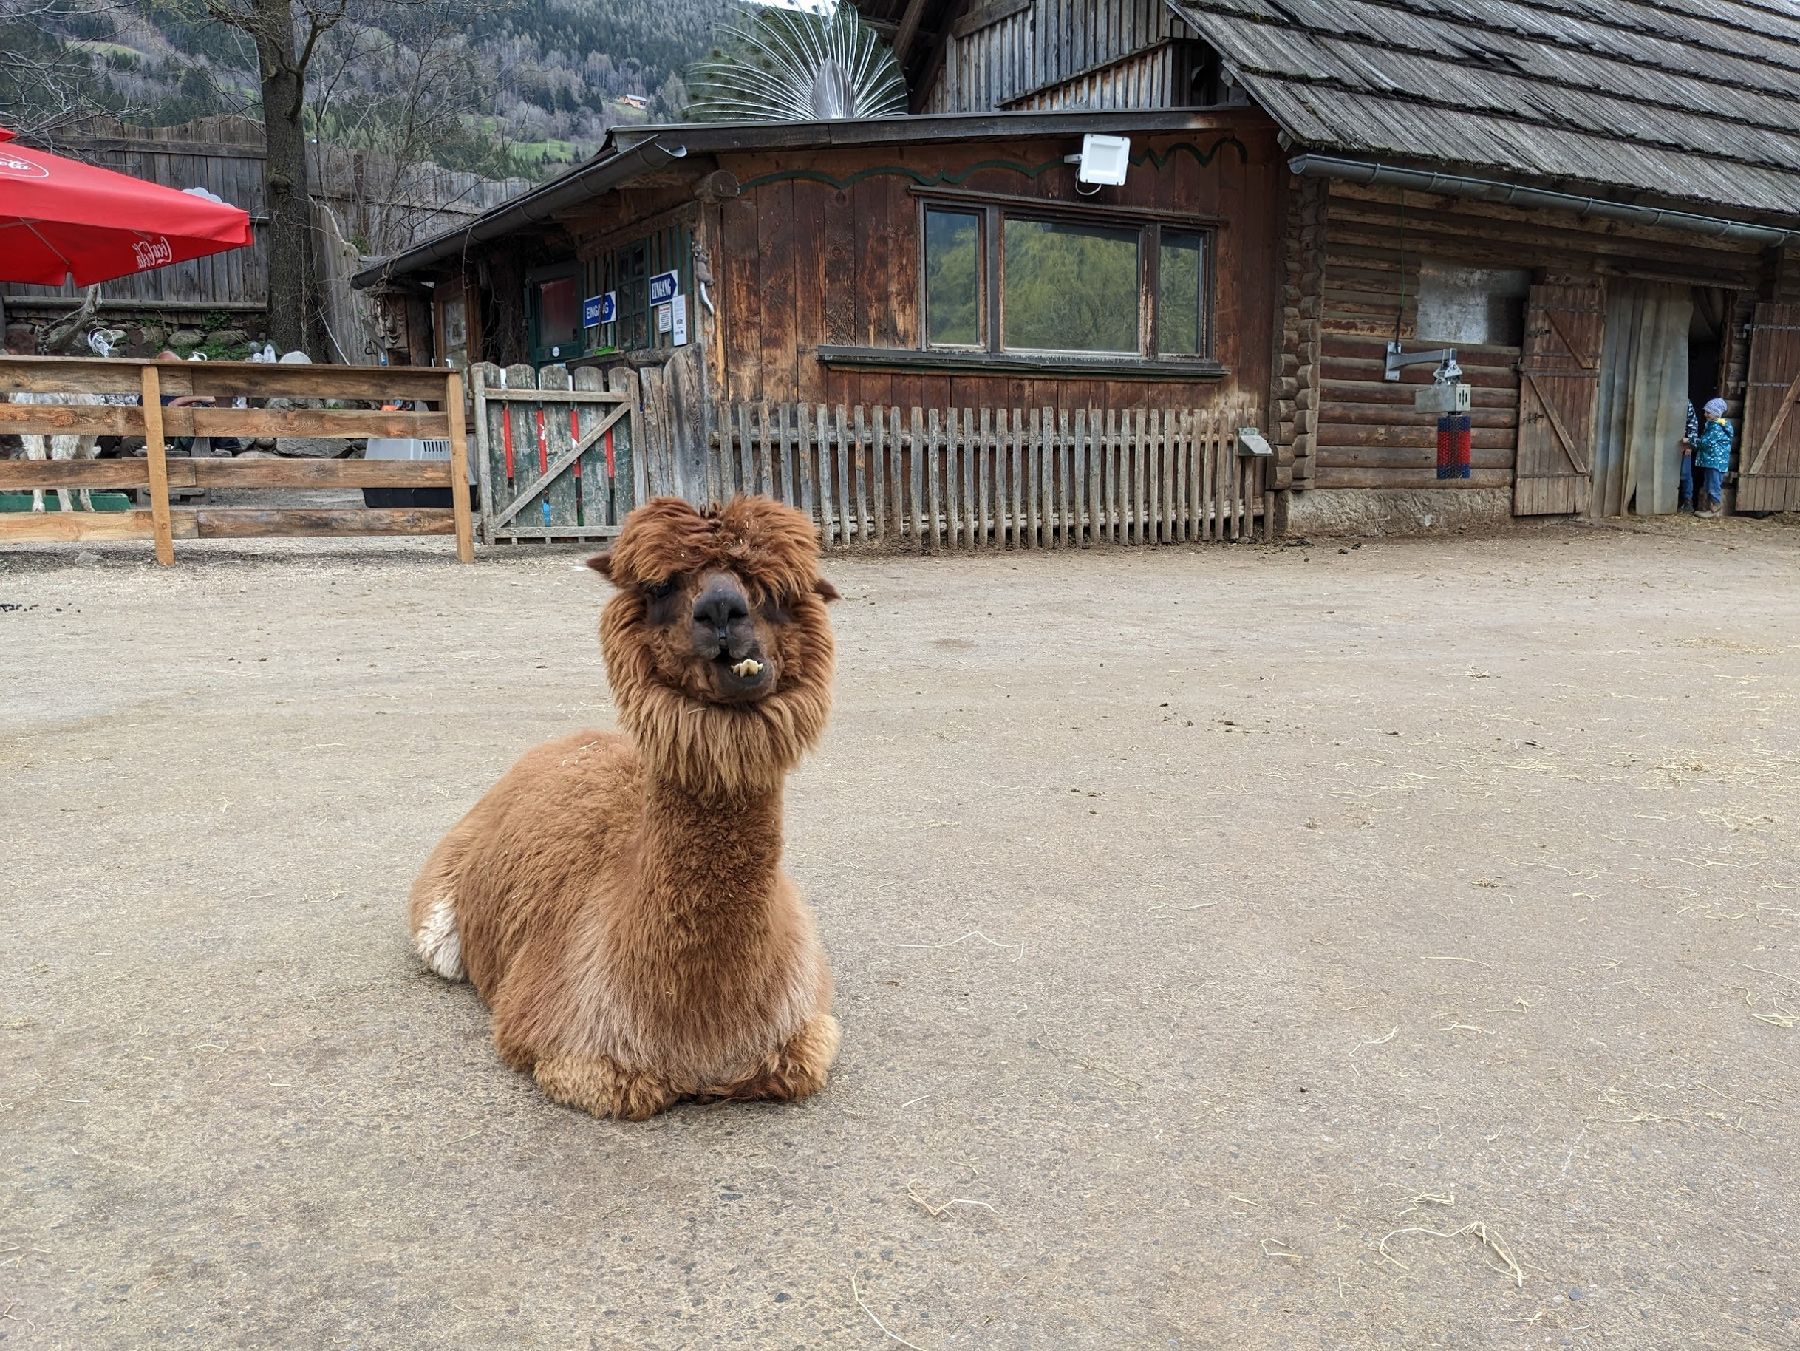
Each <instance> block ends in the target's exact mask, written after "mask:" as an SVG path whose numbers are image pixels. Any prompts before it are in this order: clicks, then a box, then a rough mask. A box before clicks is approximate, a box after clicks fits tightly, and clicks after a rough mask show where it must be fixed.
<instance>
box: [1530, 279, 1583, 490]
mask: <svg viewBox="0 0 1800 1351" xmlns="http://www.w3.org/2000/svg"><path fill="white" fill-rule="evenodd" d="M1605 335H1606V311H1605V305H1604V296H1603V294H1602V291H1601V288H1600V284H1599V283H1598V282H1596V283H1594V284H1593V285H1591V286H1534V287H1532V288H1531V298H1530V303H1529V305H1528V307H1527V309H1526V312H1525V350H1524V352H1523V353H1522V354H1521V356H1520V359H1519V458H1518V465H1517V468H1516V469H1515V470H1514V473H1513V514H1514V515H1516V516H1552V515H1564V514H1568V513H1581V512H1586V511H1587V509H1588V503H1589V500H1590V498H1591V496H1592V492H1593V463H1594V410H1595V405H1596V403H1597V401H1598V394H1599V390H1600V352H1601V347H1602V342H1603V339H1604V338H1605Z"/></svg>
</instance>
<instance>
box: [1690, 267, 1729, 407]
mask: <svg viewBox="0 0 1800 1351" xmlns="http://www.w3.org/2000/svg"><path fill="white" fill-rule="evenodd" d="M1733 299H1734V297H1733V296H1732V293H1731V292H1730V291H1727V290H1725V289H1724V288H1723V287H1718V286H1696V287H1695V288H1694V317H1693V320H1692V322H1691V323H1689V325H1688V386H1687V394H1688V401H1689V402H1690V403H1692V404H1693V405H1694V407H1695V408H1704V407H1705V406H1706V401H1707V400H1708V399H1715V398H1719V397H1722V396H1723V395H1724V393H1725V346H1726V343H1725V336H1726V333H1725V330H1726V325H1727V324H1728V323H1729V322H1730V319H1731V307H1732V302H1733Z"/></svg>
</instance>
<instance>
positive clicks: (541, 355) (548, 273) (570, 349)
mask: <svg viewBox="0 0 1800 1351" xmlns="http://www.w3.org/2000/svg"><path fill="white" fill-rule="evenodd" d="M580 275H581V274H580V270H579V268H578V267H577V265H576V264H574V263H559V264H557V265H556V266H555V267H548V268H539V269H538V270H537V271H535V272H532V273H529V274H527V276H526V278H525V305H526V311H527V313H528V314H529V316H530V320H531V359H532V360H533V361H534V362H540V363H541V362H546V361H562V360H566V359H567V358H569V357H572V356H578V355H580V352H581V280H580Z"/></svg>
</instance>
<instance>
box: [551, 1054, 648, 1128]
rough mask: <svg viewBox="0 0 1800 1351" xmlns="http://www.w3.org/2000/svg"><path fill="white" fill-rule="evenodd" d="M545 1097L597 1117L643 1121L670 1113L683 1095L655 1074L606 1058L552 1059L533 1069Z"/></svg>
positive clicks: (556, 1057)
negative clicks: (632, 1068)
mask: <svg viewBox="0 0 1800 1351" xmlns="http://www.w3.org/2000/svg"><path fill="white" fill-rule="evenodd" d="M531 1077H532V1078H534V1079H536V1080H537V1084H538V1087H539V1088H541V1089H543V1090H544V1096H545V1097H547V1098H549V1099H550V1100H551V1101H552V1102H563V1103H567V1104H568V1105H569V1106H571V1107H579V1108H581V1110H582V1111H584V1112H592V1113H593V1114H594V1115H595V1116H609V1117H616V1118H618V1119H619V1120H620V1121H643V1120H645V1119H646V1118H648V1117H653V1116H655V1115H656V1114H657V1113H658V1112H666V1111H667V1110H668V1109H669V1108H670V1107H673V1106H674V1105H675V1101H676V1099H677V1098H679V1097H680V1096H681V1095H680V1094H678V1093H677V1092H675V1090H674V1089H672V1088H670V1087H669V1085H668V1084H667V1083H665V1082H663V1081H662V1080H661V1079H658V1078H657V1077H656V1076H654V1075H651V1074H644V1073H642V1072H641V1071H638V1070H628V1069H626V1068H625V1067H624V1066H622V1065H619V1064H618V1063H616V1062H615V1061H612V1060H608V1059H607V1058H606V1057H605V1056H570V1055H562V1056H551V1057H549V1058H548V1059H546V1060H540V1061H538V1062H537V1064H535V1065H533V1066H532V1067H531Z"/></svg>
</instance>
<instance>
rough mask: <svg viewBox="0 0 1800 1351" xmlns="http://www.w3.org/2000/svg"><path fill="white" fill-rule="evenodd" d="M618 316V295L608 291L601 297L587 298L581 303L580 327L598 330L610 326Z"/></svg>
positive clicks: (615, 292)
mask: <svg viewBox="0 0 1800 1351" xmlns="http://www.w3.org/2000/svg"><path fill="white" fill-rule="evenodd" d="M618 314H619V293H618V292H617V291H608V292H607V293H606V294H605V295H603V296H589V297H588V298H587V299H586V300H584V301H582V302H581V326H582V327H583V328H598V327H599V326H600V325H601V324H610V323H612V321H613V320H614V319H616V318H617V317H618Z"/></svg>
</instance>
